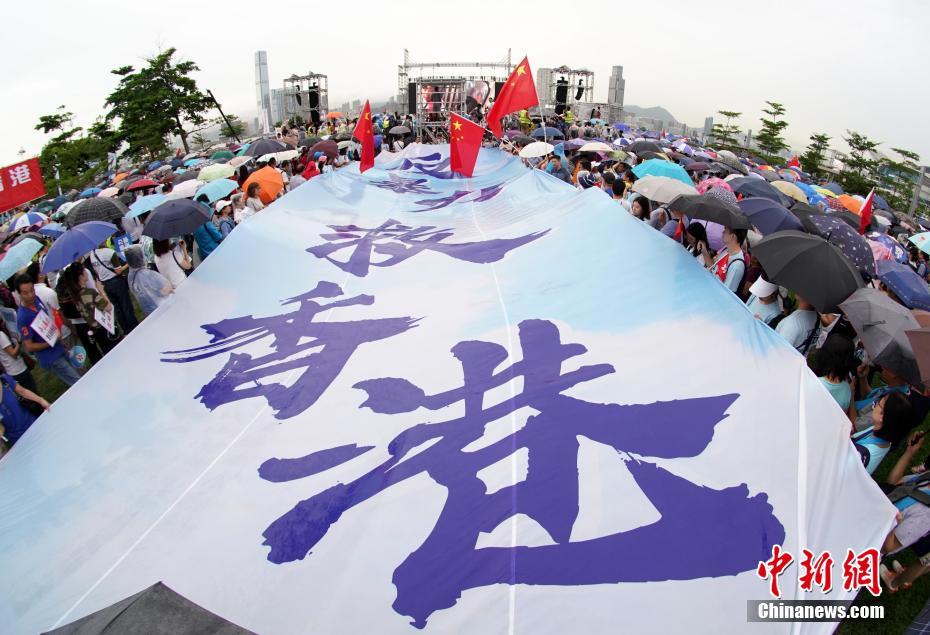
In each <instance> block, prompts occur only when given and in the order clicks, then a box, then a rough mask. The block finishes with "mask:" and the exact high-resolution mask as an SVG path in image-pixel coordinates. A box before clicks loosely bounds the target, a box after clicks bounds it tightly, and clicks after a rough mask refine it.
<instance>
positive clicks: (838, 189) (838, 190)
mask: <svg viewBox="0 0 930 635" xmlns="http://www.w3.org/2000/svg"><path fill="white" fill-rule="evenodd" d="M823 189H825V190H830V191H831V192H833V193H834V194H836V195H837V196H839V195H840V194H842V193H843V186H842V185H840V184H839V183H827V184H826V185H824V186H823Z"/></svg>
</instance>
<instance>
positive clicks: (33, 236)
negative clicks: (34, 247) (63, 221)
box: [10, 232, 48, 245]
mask: <svg viewBox="0 0 930 635" xmlns="http://www.w3.org/2000/svg"><path fill="white" fill-rule="evenodd" d="M27 238H31V239H33V240H35V241H36V242H39V243H42V244H45V242H46V241H47V240H48V237H47V236H43V235H42V234H37V233H36V232H23V233H22V234H20V235H19V236H17V237H16V238H14V239H13V240H11V241H10V245H16V244H19V243H21V242H23V241H24V240H26V239H27Z"/></svg>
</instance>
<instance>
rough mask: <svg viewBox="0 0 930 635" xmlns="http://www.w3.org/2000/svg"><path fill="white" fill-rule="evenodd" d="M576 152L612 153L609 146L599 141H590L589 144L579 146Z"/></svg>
mask: <svg viewBox="0 0 930 635" xmlns="http://www.w3.org/2000/svg"><path fill="white" fill-rule="evenodd" d="M578 151H579V152H612V151H613V148H611V147H610V146H609V145H607V144H606V143H603V142H601V141H591V142H590V143H586V144H584V145H583V146H581V147H580V148H579V149H578Z"/></svg>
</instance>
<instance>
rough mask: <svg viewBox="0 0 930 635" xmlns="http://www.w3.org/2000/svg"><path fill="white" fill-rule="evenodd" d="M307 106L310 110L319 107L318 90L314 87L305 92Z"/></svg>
mask: <svg viewBox="0 0 930 635" xmlns="http://www.w3.org/2000/svg"><path fill="white" fill-rule="evenodd" d="M307 105H308V106H310V108H319V107H320V89H319V88H317V87H316V86H311V87H310V90H309V91H308V92H307Z"/></svg>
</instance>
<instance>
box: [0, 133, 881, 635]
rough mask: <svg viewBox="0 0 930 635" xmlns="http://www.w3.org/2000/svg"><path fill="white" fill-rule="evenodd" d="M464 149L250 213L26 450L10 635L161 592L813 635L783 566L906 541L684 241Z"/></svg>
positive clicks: (418, 156) (340, 626)
mask: <svg viewBox="0 0 930 635" xmlns="http://www.w3.org/2000/svg"><path fill="white" fill-rule="evenodd" d="M447 156H448V155H447V149H445V148H439V149H437V147H435V146H428V147H422V146H413V147H411V148H408V149H406V150H405V151H404V153H403V154H401V155H396V156H390V155H383V156H382V157H380V158H379V162H378V165H377V167H376V168H374V169H372V170H370V171H368V172H366V173H365V174H364V175H359V174H358V171H357V168H356V167H354V166H353V167H350V168H346V169H343V170H340V171H338V172H336V173H333V174H328V175H325V176H322V177H318V178H315V179H313V180H311V181H310V182H308V183H307V184H305V185H303V186H301V187H299V188H298V189H297V190H295V191H294V192H292V193H291V194H289V195H287V196H286V197H284V198H282V199H281V200H279V201H277V202H276V203H275V204H274V205H272V206H270V207H269V208H268V209H267V210H265V211H263V212H261V213H259V214H258V215H257V216H255V217H253V218H252V219H250V220H248V221H247V222H246V223H244V224H243V225H241V226H240V227H238V228H237V229H236V230H235V231H234V232H233V233H232V234H231V235H230V237H229V238H228V239H227V240H226V241H224V243H223V244H221V245H220V247H219V248H218V249H217V250H216V251H215V252H214V253H213V254H212V255H211V256H210V257H209V258H208V259H207V260H206V261H205V262H204V263H203V265H202V266H201V267H199V268H198V269H197V271H196V272H195V273H194V275H193V276H192V277H190V278H189V279H188V280H187V281H186V282H185V283H184V284H183V285H181V287H180V288H179V289H178V291H177V293H176V294H175V295H174V296H173V297H172V298H171V299H170V300H169V301H168V302H167V303H166V304H165V305H163V306H162V307H160V308H159V309H158V310H157V311H156V312H155V313H153V314H152V315H151V316H150V317H149V318H148V319H146V320H145V321H144V322H143V323H142V324H141V325H140V326H139V327H138V328H137V329H136V330H135V331H134V332H133V333H132V334H131V335H130V336H129V337H128V338H127V339H126V340H125V341H124V342H123V343H121V344H120V345H119V346H118V347H116V349H115V350H114V351H113V352H111V353H110V354H109V355H108V356H107V357H106V359H105V360H104V361H103V362H102V363H101V364H99V365H98V366H96V367H95V368H93V369H92V370H91V371H90V372H89V373H87V375H86V376H85V377H84V378H82V379H81V380H80V382H78V384H77V385H76V386H75V387H74V388H72V389H71V390H69V391H68V392H67V393H66V394H65V395H64V396H63V397H62V398H61V399H60V400H59V401H58V402H56V403H55V405H54V406H53V408H52V410H51V412H50V413H48V414H46V415H44V416H43V417H42V418H41V419H40V420H39V421H38V422H37V423H36V424H35V425H34V426H33V427H32V429H31V430H30V431H29V432H28V433H27V434H26V435H25V436H24V437H23V438H22V440H21V441H20V442H19V443H18V444H17V445H16V447H14V448H13V450H12V451H11V452H10V454H9V455H8V456H7V457H6V458H4V459H3V460H2V461H0V491H2V497H0V554H3V555H2V566H0V581H2V586H3V589H4V592H3V600H2V601H0V624H2V630H3V632H4V633H14V634H16V633H29V634H34V633H37V632H40V631H43V630H47V629H50V628H52V627H55V626H59V625H62V624H66V623H68V622H71V621H74V620H76V619H78V618H80V617H82V616H85V615H87V614H89V613H91V612H93V611H96V610H99V609H101V608H103V607H105V606H107V605H109V604H112V603H113V602H116V601H117V600H120V599H122V598H124V597H126V596H128V595H131V594H133V593H136V592H138V591H140V590H142V589H144V588H145V587H147V586H149V585H151V584H153V583H154V582H157V581H163V582H164V583H165V584H167V585H168V586H170V587H171V588H173V589H174V590H176V591H177V592H179V593H181V594H182V595H184V596H186V597H187V598H189V599H190V600H192V601H194V602H196V603H198V604H200V605H202V606H204V607H205V608H207V609H209V610H210V611H213V612H215V613H217V614H219V615H221V616H223V617H224V618H226V619H228V620H231V621H233V622H235V623H237V624H239V625H241V626H243V627H245V628H248V629H251V630H253V631H256V632H258V633H263V634H271V633H286V634H290V633H311V632H313V633H363V632H364V633H407V634H409V633H414V632H417V630H418V629H422V630H423V631H424V632H428V633H481V634H482V635H484V634H492V633H511V632H516V633H534V634H535V633H542V632H551V633H564V632H572V633H594V632H605V633H606V632H611V633H613V632H620V631H623V632H637V633H642V632H657V633H666V632H676V631H683V630H686V631H687V632H707V633H721V632H727V633H728V632H743V631H747V630H750V629H751V630H752V631H753V632H768V633H787V632H789V631H792V625H791V624H752V625H750V624H747V622H746V601H747V600H753V599H755V600H760V599H766V598H768V597H770V596H769V582H767V581H765V580H762V579H760V577H759V576H758V574H757V572H756V569H757V566H758V564H759V562H760V561H761V560H767V559H768V558H770V557H771V552H772V548H773V546H775V545H781V546H782V548H783V549H785V550H786V551H789V552H791V553H792V554H795V557H796V558H798V557H799V556H800V553H801V550H802V549H804V548H808V549H810V550H811V551H813V552H815V553H821V552H824V551H828V550H829V551H831V552H832V553H833V554H834V558H836V559H837V560H842V557H843V555H844V554H845V553H846V550H847V549H853V550H854V551H856V552H859V551H861V550H863V549H866V548H868V547H877V546H878V545H880V544H881V541H882V539H883V538H884V536H885V534H886V533H887V531H888V529H889V528H890V526H891V523H892V522H893V517H894V509H893V507H892V506H891V505H890V504H889V503H888V502H887V500H886V499H885V498H884V497H883V496H882V494H881V492H880V491H879V490H878V488H877V487H876V486H875V485H874V483H872V481H871V479H870V478H869V476H868V475H867V474H866V473H865V471H864V470H863V469H862V466H861V464H860V462H859V459H858V456H857V455H856V453H855V451H854V450H853V448H852V446H851V444H850V442H849V422H848V420H847V419H846V418H845V416H844V414H843V413H842V412H841V411H840V409H839V407H838V406H837V405H836V403H835V402H834V401H833V400H832V398H831V397H830V395H829V394H827V392H826V391H825V390H824V389H823V387H822V386H821V385H820V383H819V382H818V381H817V379H816V378H815V377H814V376H813V375H812V374H811V373H810V372H809V371H808V370H807V368H806V365H805V362H804V360H803V359H802V358H801V357H800V356H799V355H798V354H797V353H795V352H794V350H792V349H791V347H790V346H788V345H787V344H785V343H784V342H783V341H781V339H780V338H779V337H778V336H777V335H776V334H775V333H773V332H772V331H771V330H769V329H768V327H766V326H764V325H762V324H761V323H759V322H758V321H756V320H754V319H753V318H752V316H751V315H750V314H749V312H748V311H747V310H746V309H745V307H744V306H743V305H742V303H741V302H740V301H739V300H738V299H737V298H736V297H735V296H733V295H732V294H731V293H730V292H729V291H728V290H726V289H725V288H724V287H723V286H722V285H720V284H719V283H718V282H717V281H716V280H715V279H713V278H712V277H711V276H710V275H709V274H708V273H707V272H706V271H704V270H703V269H702V268H701V267H699V266H698V265H697V264H696V263H695V262H694V260H693V259H692V258H690V257H689V256H688V255H687V254H686V253H685V252H684V250H682V249H681V247H679V246H678V245H676V244H674V243H673V242H672V241H671V240H669V239H668V238H666V237H665V236H663V235H661V234H660V233H658V232H655V231H653V230H652V229H650V228H649V227H647V226H646V225H644V224H643V223H641V222H640V221H638V220H636V219H634V218H632V217H631V216H630V215H629V214H628V213H626V212H625V211H623V209H622V208H621V207H620V206H618V205H617V204H616V203H615V202H613V201H612V200H610V198H609V197H607V196H606V195H605V194H604V193H603V192H600V191H597V190H586V191H578V190H575V189H574V188H571V187H568V186H566V185H565V184H564V183H561V182H559V181H557V180H556V179H553V178H552V177H550V176H548V175H546V174H544V173H541V172H539V171H531V170H527V169H526V168H524V167H523V165H522V164H521V163H520V162H519V161H518V160H515V159H514V158H512V157H509V156H507V155H504V154H502V153H499V152H497V151H488V150H485V151H482V155H481V157H480V159H479V163H478V168H477V171H476V176H475V178H472V179H465V178H460V177H457V176H453V175H452V174H451V173H450V172H449V169H448V158H447ZM834 577H835V579H836V580H837V582H836V583H835V584H834V585H833V591H832V592H831V593H830V594H828V595H826V596H824V595H822V594H818V593H813V594H806V593H804V592H803V591H801V590H800V589H799V585H798V580H797V571H796V569H795V568H792V569H791V570H789V571H788V573H787V574H785V575H784V576H783V577H782V578H781V586H782V596H783V597H784V598H788V599H790V598H804V597H809V598H811V599H822V598H828V599H845V598H847V597H849V595H850V594H849V593H847V592H845V591H844V590H843V588H842V585H841V584H840V583H839V581H838V578H839V574H838V573H834ZM833 627H834V625H832V624H829V623H820V624H806V625H803V626H796V627H795V631H796V632H805V633H808V632H809V633H826V632H830V631H831V630H832V629H833Z"/></svg>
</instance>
